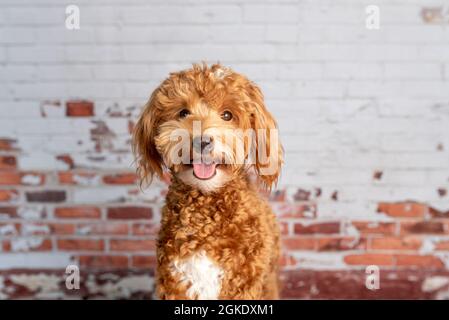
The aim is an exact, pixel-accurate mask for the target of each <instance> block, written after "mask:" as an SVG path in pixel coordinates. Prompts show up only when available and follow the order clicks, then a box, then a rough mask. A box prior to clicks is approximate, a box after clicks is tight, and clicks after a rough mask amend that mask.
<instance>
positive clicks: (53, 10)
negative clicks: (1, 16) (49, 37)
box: [4, 3, 66, 26]
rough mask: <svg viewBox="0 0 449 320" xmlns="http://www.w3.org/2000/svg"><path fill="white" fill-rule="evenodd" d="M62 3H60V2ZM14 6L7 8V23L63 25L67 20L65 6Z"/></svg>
mask: <svg viewBox="0 0 449 320" xmlns="http://www.w3.org/2000/svg"><path fill="white" fill-rule="evenodd" d="M59 4H60V3H59ZM27 5H28V6H29V7H28V8H27V7H26V6H25V7H24V6H13V7H8V8H6V9H4V10H5V16H6V17H7V23H8V24H11V25H25V26H35V25H40V26H46V25H56V24H59V25H63V23H64V21H65V17H66V16H65V7H63V6H60V7H51V6H35V7H33V6H30V4H29V3H27Z"/></svg>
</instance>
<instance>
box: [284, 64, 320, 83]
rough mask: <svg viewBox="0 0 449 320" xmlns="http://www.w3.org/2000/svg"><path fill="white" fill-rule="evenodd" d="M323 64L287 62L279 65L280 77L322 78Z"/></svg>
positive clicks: (293, 78) (292, 78)
mask: <svg viewBox="0 0 449 320" xmlns="http://www.w3.org/2000/svg"><path fill="white" fill-rule="evenodd" d="M322 75H323V66H322V64H321V63H285V64H280V65H279V79H282V80H284V79H287V80H295V79H311V80H316V79H321V77H322Z"/></svg>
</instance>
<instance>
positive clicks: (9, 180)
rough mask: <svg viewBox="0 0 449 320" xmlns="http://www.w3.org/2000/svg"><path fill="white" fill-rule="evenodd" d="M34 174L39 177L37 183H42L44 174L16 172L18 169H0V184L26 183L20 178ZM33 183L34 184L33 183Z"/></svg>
mask: <svg viewBox="0 0 449 320" xmlns="http://www.w3.org/2000/svg"><path fill="white" fill-rule="evenodd" d="M31 174H32V175H36V176H38V178H39V180H40V181H39V182H38V183H37V185H43V184H44V182H45V176H44V175H43V174H41V173H35V172H18V171H0V185H10V186H11V185H14V186H15V185H26V183H24V182H22V178H23V177H24V176H25V175H31ZM33 185H34V184H33Z"/></svg>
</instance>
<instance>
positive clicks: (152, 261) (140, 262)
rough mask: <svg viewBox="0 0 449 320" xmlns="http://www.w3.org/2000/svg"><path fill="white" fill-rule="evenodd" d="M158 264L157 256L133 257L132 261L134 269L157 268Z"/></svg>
mask: <svg viewBox="0 0 449 320" xmlns="http://www.w3.org/2000/svg"><path fill="white" fill-rule="evenodd" d="M156 264H157V258H156V256H133V257H132V260H131V266H132V267H133V268H155V267H156Z"/></svg>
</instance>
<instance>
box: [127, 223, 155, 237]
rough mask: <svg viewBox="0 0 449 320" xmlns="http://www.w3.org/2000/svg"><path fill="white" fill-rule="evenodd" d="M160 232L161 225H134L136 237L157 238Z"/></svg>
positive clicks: (133, 229)
mask: <svg viewBox="0 0 449 320" xmlns="http://www.w3.org/2000/svg"><path fill="white" fill-rule="evenodd" d="M158 231H159V225H157V224H154V223H134V224H133V226H132V232H133V234H134V235H136V236H155V235H156V234H157V233H158Z"/></svg>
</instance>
